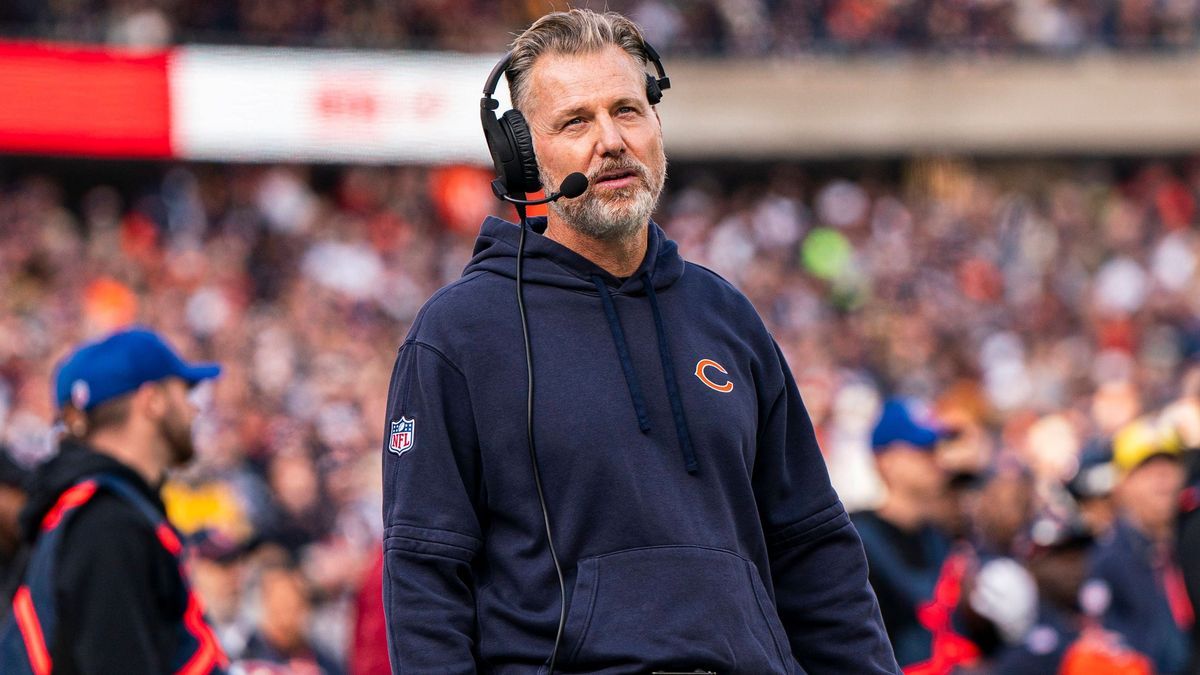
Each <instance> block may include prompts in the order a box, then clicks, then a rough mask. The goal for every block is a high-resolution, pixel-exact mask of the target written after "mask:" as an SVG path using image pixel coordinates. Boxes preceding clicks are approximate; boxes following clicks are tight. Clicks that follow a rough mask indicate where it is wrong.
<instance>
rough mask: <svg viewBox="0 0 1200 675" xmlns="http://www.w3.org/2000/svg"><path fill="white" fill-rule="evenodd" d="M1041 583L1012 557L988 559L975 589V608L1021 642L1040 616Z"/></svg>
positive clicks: (1007, 637) (1011, 640)
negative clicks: (1039, 596) (1038, 583)
mask: <svg viewBox="0 0 1200 675" xmlns="http://www.w3.org/2000/svg"><path fill="white" fill-rule="evenodd" d="M1037 599H1038V596H1037V585H1036V584H1035V583H1034V580H1033V576H1032V575H1030V574H1029V572H1028V571H1027V570H1026V569H1025V568H1024V567H1022V566H1021V565H1020V564H1019V563H1018V562H1016V561H1015V560H1012V559H1010V558H997V559H996V560H992V561H990V562H988V563H986V564H985V565H984V566H983V567H982V568H981V569H980V570H979V574H978V575H977V576H976V578H975V588H974V589H972V590H971V596H970V603H971V609H973V610H975V612H976V613H978V614H979V615H980V616H982V617H984V618H985V619H987V620H989V621H991V622H992V623H993V624H994V625H995V626H996V629H997V630H998V631H999V632H1000V636H1001V637H1003V638H1004V640H1005V641H1006V642H1008V643H1010V644H1013V643H1016V642H1020V641H1021V639H1022V638H1024V637H1025V634H1026V633H1028V632H1029V629H1030V628H1032V627H1033V623H1034V621H1035V620H1037Z"/></svg>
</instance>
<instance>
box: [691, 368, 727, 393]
mask: <svg viewBox="0 0 1200 675" xmlns="http://www.w3.org/2000/svg"><path fill="white" fill-rule="evenodd" d="M706 368H716V369H717V370H719V371H721V372H722V373H724V374H725V375H728V374H729V371H727V370H725V369H724V368H722V367H721V364H719V363H717V362H716V361H713V360H712V359H700V362H699V363H697V364H696V377H698V378H700V381H701V382H703V383H704V384H705V385H707V386H708V388H709V389H715V390H716V391H719V392H721V393H722V394H728V393H729V392H731V391H733V381H732V380H726V381H725V384H717V383H716V382H713V381H712V380H710V379H708V376H707V375H705V374H704V370H705V369H706Z"/></svg>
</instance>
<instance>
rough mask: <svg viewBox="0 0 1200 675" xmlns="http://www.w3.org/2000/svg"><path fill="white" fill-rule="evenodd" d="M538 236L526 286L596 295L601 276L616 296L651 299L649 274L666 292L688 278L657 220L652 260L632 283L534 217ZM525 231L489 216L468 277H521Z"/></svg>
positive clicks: (529, 255)
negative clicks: (573, 247)
mask: <svg viewBox="0 0 1200 675" xmlns="http://www.w3.org/2000/svg"><path fill="white" fill-rule="evenodd" d="M529 227H530V228H531V229H532V231H533V233H532V234H531V236H526V238H525V270H524V283H527V284H540V285H544V286H554V287H557V288H563V289H567V290H573V291H584V292H589V293H596V286H595V285H594V282H593V278H594V277H600V278H601V279H602V280H603V281H604V284H605V286H607V287H608V288H610V289H611V290H612V291H613V292H615V293H620V294H627V295H645V294H646V291H645V288H644V284H643V281H642V278H643V277H644V276H645V275H647V274H648V275H649V277H650V280H651V283H653V285H654V289H655V290H662V289H664V288H667V287H669V286H670V285H671V284H673V283H675V281H677V280H678V279H679V277H680V276H682V275H683V269H684V267H683V258H682V257H680V255H679V247H678V246H676V245H675V242H673V241H671V240H670V239H668V238H667V236H666V234H665V233H664V232H663V231H662V228H661V227H659V226H658V225H657V224H656V223H655V222H654V221H650V241H649V246H647V247H646V257H645V258H644V259H643V260H642V264H641V265H640V266H639V267H638V269H637V271H636V272H634V273H633V274H632V275H630V277H629V278H628V279H618V278H617V277H614V276H613V275H611V274H609V273H608V272H607V271H605V270H604V268H602V267H600V266H599V265H597V264H595V263H593V262H592V261H590V260H588V259H587V258H585V257H583V256H581V255H579V254H578V253H576V252H574V251H572V250H571V249H569V248H567V247H566V246H563V245H562V244H560V243H558V242H556V241H554V240H552V239H548V238H546V237H544V236H542V235H541V233H542V232H544V231H545V230H546V218H545V217H544V216H543V217H537V218H530V219H529ZM520 240H521V227H520V226H519V225H516V224H514V223H510V222H508V221H507V220H501V219H500V218H496V217H493V216H488V218H487V219H486V220H484V221H483V226H482V227H481V228H480V230H479V238H478V239H476V240H475V251H474V254H473V255H472V257H471V261H470V262H469V263H467V267H466V269H465V270H463V274H464V275H467V274H470V273H472V272H476V271H480V270H484V271H488V272H494V273H496V274H499V275H501V276H505V277H508V278H509V279H515V278H516V276H517V244H518V243H519V242H520Z"/></svg>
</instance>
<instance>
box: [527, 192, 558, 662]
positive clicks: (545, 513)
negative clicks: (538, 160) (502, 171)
mask: <svg viewBox="0 0 1200 675" xmlns="http://www.w3.org/2000/svg"><path fill="white" fill-rule="evenodd" d="M515 206H516V208H517V215H518V216H519V217H520V222H521V240H520V242H519V243H518V244H517V310H518V311H520V313H521V333H522V334H523V335H524V337H525V377H526V380H525V382H526V386H525V437H526V439H527V440H528V441H529V462H530V464H532V465H533V484H534V485H535V486H537V493H538V503H539V504H541V506H542V522H543V523H544V524H545V526H546V543H547V544H548V545H549V547H550V559H551V560H553V561H554V572H555V573H556V574H558V593H559V596H558V597H559V603H558V631H557V632H556V633H555V634H554V650H553V651H552V652H550V669H549V670H548V671H547V675H554V663H555V661H557V660H558V645H559V642H561V641H562V635H563V627H564V626H565V625H566V622H567V584H566V582H564V581H563V573H562V565H560V564H559V562H558V553H557V552H556V551H555V550H554V536H553V535H552V534H551V532H550V511H549V510H548V509H547V508H546V494H545V492H543V491H542V473H541V471H539V470H538V461H537V451H536V450H535V449H534V447H533V349H532V348H531V347H530V344H529V321H528V320H527V319H526V317H525V288H524V285H523V284H522V280H523V272H524V266H525V231H526V230H528V229H529V224H528V223H527V222H526V220H525V206H524V205H522V204H515Z"/></svg>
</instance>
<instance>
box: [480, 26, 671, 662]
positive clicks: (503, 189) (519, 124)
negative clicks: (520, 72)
mask: <svg viewBox="0 0 1200 675" xmlns="http://www.w3.org/2000/svg"><path fill="white" fill-rule="evenodd" d="M642 50H643V51H644V52H645V55H646V58H647V60H649V61H650V62H651V63H653V64H654V69H655V71H657V72H658V76H657V77H655V76H653V75H651V74H650V73H646V99H647V100H649V101H650V105H657V104H658V102H659V101H661V100H662V96H663V90H664V89H670V88H671V78H669V77H667V73H666V70H664V69H663V64H662V60H661V59H660V58H659V56H658V52H657V51H655V50H654V47H651V46H650V43H648V42H646V41H645V40H643V41H642ZM511 63H512V52H508V53H507V54H505V55H504V58H502V59H500V62H499V63H497V64H496V65H495V67H493V68H492V72H491V73H490V74H488V78H487V82H486V83H485V84H484V86H483V98H482V99H480V100H479V118H480V120H481V121H482V122H483V136H484V139H485V140H486V141H487V146H488V151H489V152H490V153H491V155H492V163H493V164H494V165H495V167H496V179H495V180H493V181H492V192H493V193H494V194H495V195H496V197H497V198H498V199H501V200H504V201H506V202H509V203H510V204H513V205H514V206H515V207H516V209H517V215H518V216H519V217H520V221H521V222H520V225H521V239H520V242H519V243H518V244H517V278H516V282H517V284H516V285H517V310H518V311H519V312H520V314H521V333H522V336H523V337H524V339H525V378H526V379H525V382H526V387H525V438H526V440H527V442H528V447H529V461H530V464H531V465H532V467H533V484H534V486H535V487H536V488H537V496H538V503H539V504H540V505H541V507H542V524H543V525H544V526H545V530H546V546H547V548H549V550H550V559H551V561H553V562H554V572H555V573H556V574H557V575H558V593H559V596H558V597H559V604H558V629H557V631H556V632H555V635H554V649H553V651H551V652H550V658H549V659H547V671H546V672H547V675H554V665H555V662H556V661H557V660H558V647H559V644H560V643H561V642H562V636H563V628H564V626H565V624H566V620H567V586H566V582H565V581H564V579H563V571H562V564H561V563H560V562H559V560H558V552H557V551H556V550H555V548H554V535H553V533H552V532H551V528H550V511H549V509H547V508H546V493H545V492H544V491H543V489H542V475H541V472H540V471H539V470H538V461H537V450H536V448H535V447H534V443H533V349H532V347H531V346H530V342H529V321H528V318H527V317H526V314H525V292H524V284H523V283H522V281H523V278H524V263H525V233H526V231H528V230H529V224H528V221H527V218H526V217H525V207H526V206H529V205H533V204H546V203H548V202H552V201H555V200H556V199H559V198H560V197H566V198H567V199H574V198H575V197H578V196H579V195H581V194H583V193H584V192H585V191H586V190H587V188H588V181H587V176H585V175H583V174H582V173H578V172H576V173H572V174H568V175H567V177H566V178H564V179H563V182H562V185H560V186H559V188H558V190H557V191H555V192H553V193H551V194H549V195H548V196H547V197H545V198H544V199H536V200H526V199H525V198H524V197H525V195H526V194H528V193H530V192H537V191H538V190H540V189H542V181H541V177H540V174H539V171H538V164H537V155H536V154H535V153H534V151H533V136H532V135H531V134H530V133H529V125H528V124H527V123H526V122H525V116H524V115H522V114H521V111H519V110H516V109H513V110H509V111H507V112H505V113H504V114H503V115H501V116H500V117H499V118H497V117H496V109H497V108H499V107H500V102H499V101H497V100H496V99H495V98H493V96H492V94H494V93H495V91H496V85H497V84H499V82H500V76H501V75H503V74H504V72H505V71H507V70H508V66H509V64H511ZM547 191H549V189H548V190H547ZM514 193H515V194H516V195H519V197H518V196H514Z"/></svg>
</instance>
